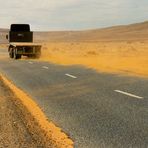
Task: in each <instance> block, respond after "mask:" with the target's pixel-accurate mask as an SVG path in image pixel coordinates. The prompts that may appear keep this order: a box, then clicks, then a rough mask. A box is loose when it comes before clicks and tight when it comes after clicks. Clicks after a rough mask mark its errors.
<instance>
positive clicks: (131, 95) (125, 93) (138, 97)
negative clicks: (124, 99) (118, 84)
mask: <svg viewBox="0 0 148 148" xmlns="http://www.w3.org/2000/svg"><path fill="white" fill-rule="evenodd" d="M114 91H115V92H118V93H121V94H124V95H127V96H130V97H133V98H137V99H144V97H140V96H137V95H134V94H131V93H128V92H124V91H121V90H114Z"/></svg>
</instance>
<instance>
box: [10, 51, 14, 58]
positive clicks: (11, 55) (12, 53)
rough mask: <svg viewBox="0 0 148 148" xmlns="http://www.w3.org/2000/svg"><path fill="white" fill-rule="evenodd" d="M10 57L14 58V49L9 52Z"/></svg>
mask: <svg viewBox="0 0 148 148" xmlns="http://www.w3.org/2000/svg"><path fill="white" fill-rule="evenodd" d="M9 57H10V58H14V52H13V50H12V49H10V50H9Z"/></svg>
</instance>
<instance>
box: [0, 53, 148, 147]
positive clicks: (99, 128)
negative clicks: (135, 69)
mask: <svg viewBox="0 0 148 148" xmlns="http://www.w3.org/2000/svg"><path fill="white" fill-rule="evenodd" d="M2 54H3V55H5V56H6V53H5V51H4V50H3V52H2V51H1V55H2ZM0 73H3V74H5V75H6V76H7V78H9V79H11V80H12V81H13V83H14V84H15V85H16V86H18V87H19V88H21V89H22V90H24V91H25V92H27V93H28V94H29V95H31V96H32V97H33V98H34V101H35V102H36V103H37V104H38V105H39V106H40V108H41V109H42V110H43V111H44V113H45V114H46V116H47V117H48V118H49V120H52V121H53V122H54V123H55V124H56V125H57V126H59V127H61V128H62V129H63V131H64V132H65V133H67V134H68V135H69V136H70V137H71V138H72V140H73V141H74V142H75V147H76V148H119V147H120V148H122V147H123V148H125V147H126V148H132V147H133V148H147V147H148V79H146V78H138V77H125V76H120V75H115V74H106V73H98V72H96V71H95V70H92V69H88V68H85V67H83V66H76V65H73V66H62V65H55V64H52V63H48V62H39V61H36V60H29V59H27V60H25V59H23V60H13V59H9V58H8V57H7V56H6V57H5V58H1V59H0Z"/></svg>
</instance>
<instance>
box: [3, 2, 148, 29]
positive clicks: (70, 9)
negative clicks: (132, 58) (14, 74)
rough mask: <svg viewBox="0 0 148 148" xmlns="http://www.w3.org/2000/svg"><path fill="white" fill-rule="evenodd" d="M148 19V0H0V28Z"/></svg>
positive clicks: (71, 26)
mask: <svg viewBox="0 0 148 148" xmlns="http://www.w3.org/2000/svg"><path fill="white" fill-rule="evenodd" d="M146 20H148V0H0V28H8V27H9V25H10V24H12V23H30V24H31V26H32V30H80V29H90V28H102V27H106V26H112V25H120V24H130V23H135V22H142V21H146Z"/></svg>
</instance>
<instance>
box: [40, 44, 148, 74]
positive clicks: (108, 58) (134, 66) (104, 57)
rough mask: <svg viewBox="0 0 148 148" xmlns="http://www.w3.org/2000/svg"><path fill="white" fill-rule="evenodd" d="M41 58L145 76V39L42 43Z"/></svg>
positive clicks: (147, 66)
mask: <svg viewBox="0 0 148 148" xmlns="http://www.w3.org/2000/svg"><path fill="white" fill-rule="evenodd" d="M40 60H44V61H50V62H53V63H56V64H63V65H73V64H81V65H84V66H86V67H89V68H94V69H96V70H97V71H99V72H109V73H120V74H130V75H139V76H146V77H147V76H148V41H120V42H117V41H112V42H111V41H110V42H109V41H108V42H107V41H105V42H50V43H44V44H43V48H42V57H41V58H40Z"/></svg>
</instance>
